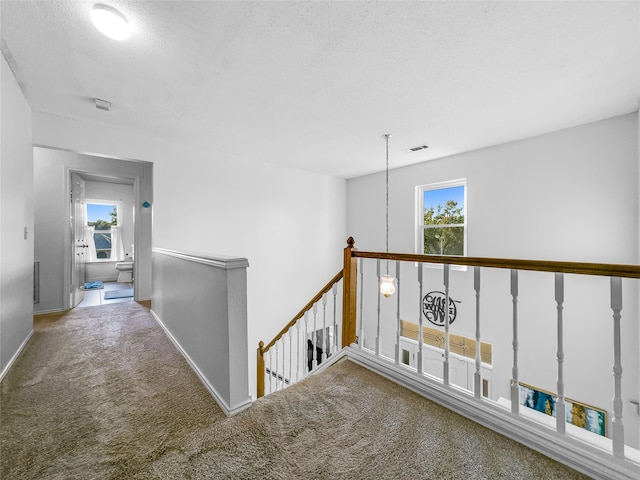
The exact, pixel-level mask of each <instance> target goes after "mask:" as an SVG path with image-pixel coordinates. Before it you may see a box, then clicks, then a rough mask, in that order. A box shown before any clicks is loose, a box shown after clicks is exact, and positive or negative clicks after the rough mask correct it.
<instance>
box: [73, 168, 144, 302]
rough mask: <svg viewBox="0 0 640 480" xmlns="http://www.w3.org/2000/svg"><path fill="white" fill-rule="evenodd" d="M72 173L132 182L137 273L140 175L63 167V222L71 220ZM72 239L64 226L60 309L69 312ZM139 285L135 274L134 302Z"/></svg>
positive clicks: (134, 261) (135, 265) (134, 263)
mask: <svg viewBox="0 0 640 480" xmlns="http://www.w3.org/2000/svg"><path fill="white" fill-rule="evenodd" d="M72 173H77V174H80V175H82V174H87V175H97V176H100V177H107V178H126V179H129V180H133V192H134V198H135V200H134V201H135V208H134V210H133V212H134V214H133V248H134V255H133V271H134V272H139V271H140V269H139V268H138V261H139V260H138V259H139V255H136V253H135V252H139V251H140V250H139V249H138V248H139V241H140V238H141V233H142V232H141V231H140V230H141V228H142V222H141V221H140V217H139V215H140V208H139V207H140V199H141V195H140V175H132V174H122V175H120V174H115V175H114V174H113V173H104V172H101V171H97V170H83V169H81V168H77V167H69V166H67V167H65V174H64V191H65V199H64V200H65V221H66V222H69V221H70V219H71V202H70V201H69V198H70V196H71V188H72V187H73V184H72V182H71V174H72ZM73 240H74V239H72V238H71V225H70V224H68V225H66V226H65V229H64V245H65V248H64V265H65V267H64V278H63V282H64V285H63V289H62V296H63V298H62V300H63V301H62V308H63V309H64V310H69V309H71V308H72V307H71V304H72V301H71V269H72V266H71V257H72V255H73V243H72V241H73ZM139 284H140V276H139V275H138V274H135V275H134V277H133V294H134V297H133V299H134V300H136V301H137V300H139V292H140V289H139V288H138V287H139Z"/></svg>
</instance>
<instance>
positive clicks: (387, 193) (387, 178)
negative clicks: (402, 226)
mask: <svg viewBox="0 0 640 480" xmlns="http://www.w3.org/2000/svg"><path fill="white" fill-rule="evenodd" d="M382 136H383V137H384V139H385V141H386V144H387V164H386V177H385V185H386V201H385V213H386V217H385V225H386V240H387V245H386V247H387V250H386V252H387V253H389V137H391V134H390V133H385V134H384V135H382ZM387 275H389V261H388V260H387Z"/></svg>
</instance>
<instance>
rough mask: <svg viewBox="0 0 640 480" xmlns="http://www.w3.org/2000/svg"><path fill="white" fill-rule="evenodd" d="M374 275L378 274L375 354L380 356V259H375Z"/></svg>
mask: <svg viewBox="0 0 640 480" xmlns="http://www.w3.org/2000/svg"><path fill="white" fill-rule="evenodd" d="M376 275H377V276H378V324H377V326H376V356H378V357H379V356H380V342H381V338H380V295H381V294H380V281H381V280H380V259H378V260H377V267H376Z"/></svg>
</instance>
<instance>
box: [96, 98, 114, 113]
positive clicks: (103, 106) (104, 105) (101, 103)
mask: <svg viewBox="0 0 640 480" xmlns="http://www.w3.org/2000/svg"><path fill="white" fill-rule="evenodd" d="M95 101H96V108H97V109H99V110H104V111H106V112H108V111H109V109H110V108H111V102H107V101H106V100H100V99H99V98H96V99H95Z"/></svg>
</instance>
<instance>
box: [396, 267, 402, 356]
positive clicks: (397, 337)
mask: <svg viewBox="0 0 640 480" xmlns="http://www.w3.org/2000/svg"><path fill="white" fill-rule="evenodd" d="M396 281H397V285H398V287H397V288H396V296H397V299H396V301H397V310H396V365H400V331H401V329H402V325H401V324H400V262H399V261H398V260H396Z"/></svg>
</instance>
